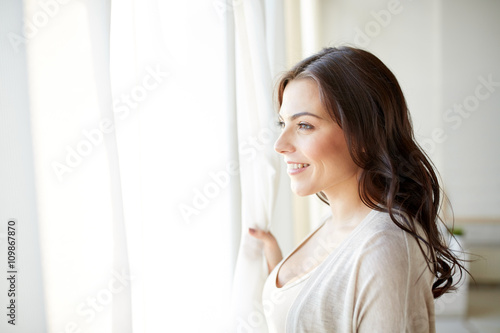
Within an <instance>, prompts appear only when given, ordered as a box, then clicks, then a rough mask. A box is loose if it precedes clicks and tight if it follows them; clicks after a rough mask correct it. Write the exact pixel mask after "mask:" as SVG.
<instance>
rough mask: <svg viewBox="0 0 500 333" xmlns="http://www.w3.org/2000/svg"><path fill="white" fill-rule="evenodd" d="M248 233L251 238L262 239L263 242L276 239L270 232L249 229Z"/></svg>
mask: <svg viewBox="0 0 500 333" xmlns="http://www.w3.org/2000/svg"><path fill="white" fill-rule="evenodd" d="M248 233H249V234H250V235H251V236H253V237H255V238H257V239H260V240H262V241H270V240H272V239H274V236H273V235H272V234H271V233H270V232H268V231H264V230H261V229H255V228H248Z"/></svg>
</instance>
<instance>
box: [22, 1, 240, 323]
mask: <svg viewBox="0 0 500 333" xmlns="http://www.w3.org/2000/svg"><path fill="white" fill-rule="evenodd" d="M25 7H26V12H25V20H26V21H27V22H28V23H29V24H31V25H29V24H28V27H27V28H26V29H29V28H33V27H34V28H36V30H31V31H29V30H27V32H28V33H30V35H29V36H27V37H29V38H26V45H25V46H26V48H27V55H28V56H27V57H28V74H29V75H28V76H29V95H30V99H31V102H32V103H31V105H32V106H31V108H30V112H31V118H32V134H33V142H34V156H35V158H34V169H35V181H36V188H37V195H36V198H37V199H38V216H39V226H40V240H41V258H42V259H41V260H42V272H43V277H44V295H45V307H46V318H47V329H48V331H49V332H63V331H74V332H76V331H81V332H92V333H95V332H120V333H122V332H132V331H133V332H157V331H166V332H220V331H221V330H222V328H221V327H222V325H223V323H224V321H225V320H226V318H227V317H228V314H227V313H228V312H229V308H228V307H229V298H230V285H231V278H232V271H233V270H232V264H233V261H234V260H233V258H234V255H233V254H232V249H231V246H232V245H231V230H232V224H231V219H230V204H231V202H232V201H231V200H232V199H231V196H230V190H229V188H230V187H232V186H233V185H234V184H235V181H236V179H237V177H236V176H237V175H238V173H239V171H235V169H234V163H233V162H234V161H232V160H231V159H230V158H229V151H230V149H229V145H228V142H229V141H230V140H234V138H231V137H230V136H229V135H230V133H229V131H228V130H227V129H228V128H229V125H228V119H227V110H226V98H225V85H224V77H222V76H221V73H223V72H224V70H225V53H224V44H223V41H224V38H223V36H224V29H225V23H224V21H223V19H222V17H221V12H220V8H219V7H217V6H215V5H214V3H213V2H212V1H205V0H198V1H190V2H189V3H188V2H186V3H183V2H178V1H177V2H158V1H132V0H130V1H116V2H113V5H112V6H111V3H110V1H100V0H99V1H98V0H93V1H77V0H75V1H54V2H48V4H47V3H45V2H44V3H40V2H36V1H34V0H26V3H25ZM33 20H36V21H33ZM44 20H45V21H44ZM33 22H34V23H33ZM110 35H111V36H110ZM21 46H22V47H23V46H24V45H21ZM110 73H111V75H110ZM26 278H27V277H26ZM24 290H28V289H24ZM24 315H25V316H26V315H27V314H26V313H24ZM25 318H26V317H25ZM40 331H43V328H41V329H40Z"/></svg>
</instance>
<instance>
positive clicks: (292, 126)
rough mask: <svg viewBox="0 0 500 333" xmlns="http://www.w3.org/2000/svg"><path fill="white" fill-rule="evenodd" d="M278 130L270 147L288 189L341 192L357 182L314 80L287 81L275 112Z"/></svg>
mask: <svg viewBox="0 0 500 333" xmlns="http://www.w3.org/2000/svg"><path fill="white" fill-rule="evenodd" d="M279 119H280V125H281V127H282V132H281V134H280V136H279V138H278V139H277V140H276V142H275V144H274V149H275V150H276V151H277V152H278V153H280V154H282V155H283V157H284V160H285V162H286V163H287V172H288V175H289V176H290V178H291V187H292V191H294V193H296V194H297V195H299V196H307V195H311V194H315V193H317V192H320V191H323V192H324V193H325V194H327V195H328V193H329V192H332V191H341V190H342V188H343V187H344V186H346V185H347V184H351V185H352V182H353V181H355V182H356V183H357V177H358V173H359V171H360V168H359V167H358V166H357V165H356V164H355V163H354V162H353V160H352V158H351V156H350V154H349V149H348V147H347V143H346V140H345V137H344V131H343V130H342V129H341V128H340V126H339V125H338V124H337V123H336V122H335V121H334V120H333V119H332V118H331V117H330V116H329V115H328V113H327V111H326V110H325V108H324V106H323V105H322V104H321V101H320V95H319V88H318V85H317V83H316V82H315V81H314V80H312V79H309V78H300V79H294V80H291V81H290V82H288V84H287V86H286V88H285V90H284V93H283V100H282V104H281V108H280V112H279Z"/></svg>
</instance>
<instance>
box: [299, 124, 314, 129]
mask: <svg viewBox="0 0 500 333" xmlns="http://www.w3.org/2000/svg"><path fill="white" fill-rule="evenodd" d="M299 128H300V129H306V130H310V129H313V127H312V126H311V125H309V124H305V123H300V124H299Z"/></svg>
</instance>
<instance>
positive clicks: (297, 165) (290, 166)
mask: <svg viewBox="0 0 500 333" xmlns="http://www.w3.org/2000/svg"><path fill="white" fill-rule="evenodd" d="M308 166H309V164H307V163H303V164H288V169H302V168H305V167H308Z"/></svg>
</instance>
